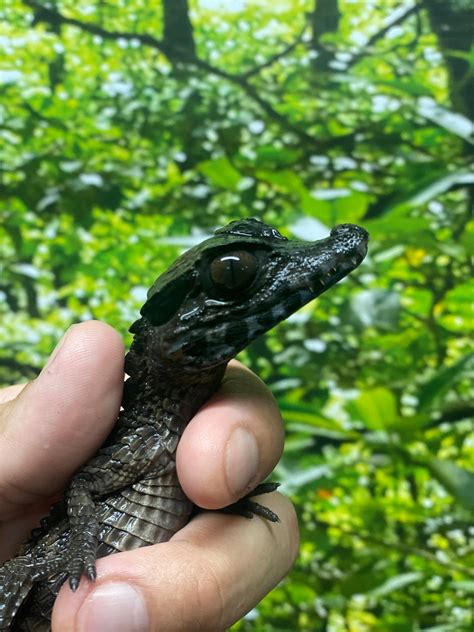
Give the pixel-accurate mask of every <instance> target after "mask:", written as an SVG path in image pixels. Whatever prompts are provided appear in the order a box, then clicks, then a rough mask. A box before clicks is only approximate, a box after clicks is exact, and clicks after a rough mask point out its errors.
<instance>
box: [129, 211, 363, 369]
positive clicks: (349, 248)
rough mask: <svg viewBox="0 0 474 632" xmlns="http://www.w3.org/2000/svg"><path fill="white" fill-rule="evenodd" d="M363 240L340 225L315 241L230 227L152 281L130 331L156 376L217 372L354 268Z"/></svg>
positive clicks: (257, 226)
mask: <svg viewBox="0 0 474 632" xmlns="http://www.w3.org/2000/svg"><path fill="white" fill-rule="evenodd" d="M368 237H369V236H368V233H367V232H366V231H365V230H364V229H363V228H360V227H359V226H355V225H352V224H341V225H339V226H336V227H335V228H333V229H332V230H331V233H330V235H329V237H327V238H326V239H322V240H320V241H315V242H303V241H289V240H288V239H286V238H285V237H283V236H282V235H281V234H280V233H279V232H278V231H277V230H276V229H274V228H272V227H270V226H267V225H266V224H264V223H263V222H260V221H258V220H256V219H244V220H239V221H235V222H232V223H231V224H229V225H227V226H226V227H224V228H221V229H219V230H217V231H216V232H215V234H214V236H213V237H211V238H210V239H207V240H206V241H204V242H203V243H202V244H200V245H198V246H196V247H194V248H191V250H188V251H187V252H186V253H184V254H183V255H182V256H181V257H180V258H179V259H177V260H176V262H175V263H174V264H173V265H172V266H171V267H170V268H169V270H168V271H167V272H165V273H164V274H163V275H162V276H160V277H159V278H158V279H157V280H156V281H155V283H154V284H153V286H152V287H151V288H150V290H149V292H148V300H147V301H146V303H145V304H144V306H143V307H142V309H141V315H142V319H141V320H139V321H137V322H136V323H135V324H134V325H132V327H131V329H130V331H132V333H137V334H139V333H143V334H145V333H146V335H147V343H148V345H150V344H151V345H152V346H153V348H154V350H156V354H155V353H153V355H154V356H155V357H156V358H157V368H160V369H165V370H166V368H168V369H171V370H175V369H178V370H181V371H186V372H188V371H190V372H192V371H202V370H205V369H211V368H213V367H217V366H219V365H223V364H225V363H227V362H228V361H229V360H230V359H231V358H233V357H234V356H235V355H236V354H237V353H238V352H239V351H241V350H242V349H243V348H244V347H246V346H247V345H248V344H249V343H250V342H251V341H252V340H254V339H255V338H257V337H258V336H259V335H261V334H262V333H264V332H265V331H268V330H269V329H271V328H272V327H274V326H275V325H276V324H277V323H279V322H281V321H282V320H285V318H287V317H288V316H289V315H290V314H292V313H293V312H295V311H296V310H297V309H299V308H300V307H301V306H303V305H305V304H306V303H308V302H309V301H311V300H312V299H314V298H316V297H317V296H319V295H320V294H322V293H323V292H325V291H326V290H327V289H329V288H330V287H332V286H333V285H334V284H335V283H337V282H338V281H340V280H341V279H342V278H344V277H345V276H346V275H348V274H349V273H350V272H352V270H354V269H355V268H357V266H358V265H359V264H360V263H361V262H362V260H363V259H364V257H365V255H366V253H367V243H368ZM137 342H138V341H137Z"/></svg>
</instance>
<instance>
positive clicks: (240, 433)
mask: <svg viewBox="0 0 474 632" xmlns="http://www.w3.org/2000/svg"><path fill="white" fill-rule="evenodd" d="M257 471H258V444H257V440H256V439H255V437H254V435H253V434H251V433H250V432H249V431H248V430H246V429H245V428H241V427H239V428H236V429H235V430H234V432H233V433H232V434H231V435H230V439H229V441H228V443H227V449H226V476H227V485H228V487H229V490H230V491H231V492H232V493H233V494H236V495H238V494H242V492H244V491H247V490H249V489H250V486H251V483H252V482H253V480H254V478H255V476H256V474H257Z"/></svg>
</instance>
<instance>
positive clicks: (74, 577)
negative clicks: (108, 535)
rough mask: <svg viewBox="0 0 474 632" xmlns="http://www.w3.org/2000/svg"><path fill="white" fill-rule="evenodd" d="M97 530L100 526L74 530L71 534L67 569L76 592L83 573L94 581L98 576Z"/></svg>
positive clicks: (71, 584) (70, 583)
mask: <svg viewBox="0 0 474 632" xmlns="http://www.w3.org/2000/svg"><path fill="white" fill-rule="evenodd" d="M94 526H95V525H94ZM74 531H75V530H74ZM97 531H98V528H97V529H94V528H89V529H87V530H85V531H82V532H80V533H78V532H73V533H72V534H71V541H70V544H69V551H68V558H67V563H66V569H65V570H66V571H67V573H68V575H69V586H70V587H71V590H72V591H73V592H76V590H77V588H78V586H79V583H80V581H81V577H82V575H85V576H86V577H87V578H88V579H90V580H92V581H95V579H96V577H97V573H96V570H95V560H96V551H97V544H98V538H97V535H96V533H95V532H97Z"/></svg>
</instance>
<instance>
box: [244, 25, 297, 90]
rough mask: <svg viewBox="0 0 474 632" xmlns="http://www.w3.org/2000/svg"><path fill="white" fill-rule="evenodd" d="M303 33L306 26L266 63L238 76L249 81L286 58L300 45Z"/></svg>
mask: <svg viewBox="0 0 474 632" xmlns="http://www.w3.org/2000/svg"><path fill="white" fill-rule="evenodd" d="M305 31H306V25H305V26H304V27H303V28H302V29H301V32H300V34H299V35H298V37H297V38H296V39H295V41H294V42H292V43H291V44H288V46H285V48H284V49H283V50H281V51H280V52H279V53H275V54H274V55H272V56H271V57H269V58H268V59H267V60H266V61H264V62H262V63H261V64H258V65H257V66H254V67H253V68H250V69H249V70H247V71H246V72H244V73H242V74H241V75H240V76H241V77H242V78H243V79H249V78H250V77H253V75H257V74H258V73H259V72H260V71H262V70H265V68H269V67H270V66H272V65H273V64H274V63H276V62H277V61H279V60H280V59H283V57H286V56H287V55H288V54H289V53H291V52H292V51H293V50H294V49H295V48H296V47H297V46H298V44H301V42H302V40H303V35H304V34H305Z"/></svg>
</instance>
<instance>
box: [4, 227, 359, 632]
mask: <svg viewBox="0 0 474 632" xmlns="http://www.w3.org/2000/svg"><path fill="white" fill-rule="evenodd" d="M367 241H368V235H367V233H366V231H365V230H363V229H362V228H359V227H357V226H353V225H349V224H345V225H341V226H337V227H336V228H334V229H333V230H332V231H331V235H330V237H328V238H327V239H324V240H321V241H317V242H312V243H311V242H292V241H288V240H286V239H285V238H283V237H282V236H281V235H280V234H279V233H278V232H277V231H276V230H275V229H273V228H271V227H270V226H267V225H265V224H263V223H262V222H258V221H257V220H241V221H237V222H232V223H231V224H229V225H228V226H227V227H225V228H223V229H220V230H219V231H216V233H215V236H214V237H211V238H210V239H208V240H207V241H205V242H203V243H202V244H200V245H199V246H196V247H195V248H192V249H191V250H190V251H188V252H187V253H185V254H184V255H183V256H182V257H180V258H179V259H178V260H177V261H176V262H175V263H174V264H173V266H172V267H171V268H170V269H169V270H168V271H167V272H166V273H165V274H163V275H162V276H161V277H159V278H158V279H157V281H156V282H155V284H154V285H153V286H152V287H151V289H150V291H149V292H148V300H147V301H146V303H145V305H144V306H143V307H142V309H141V318H140V319H139V320H138V321H136V322H135V323H134V324H133V325H132V327H131V328H130V331H131V332H132V333H133V334H134V340H133V343H132V346H131V348H130V351H129V353H128V354H127V356H126V361H125V369H126V372H127V373H128V375H129V376H130V378H129V379H128V380H127V382H126V383H125V388H124V395H123V409H122V411H121V412H120V415H119V417H118V419H117V422H116V424H115V426H114V428H113V430H112V432H111V434H110V435H109V437H108V438H107V440H106V441H105V443H104V445H103V446H102V447H101V448H100V449H99V451H98V452H97V454H96V455H95V456H94V457H92V458H91V459H90V460H89V461H88V462H87V463H86V464H85V465H84V466H83V467H82V468H81V469H80V470H79V471H78V472H77V473H76V474H75V475H74V476H73V478H72V480H71V482H70V485H69V487H68V489H67V491H66V494H65V496H64V498H63V499H62V500H61V501H60V502H59V503H57V505H55V506H54V507H53V508H52V510H51V512H50V514H49V515H48V516H47V517H46V518H45V519H43V521H42V524H41V527H39V528H38V529H36V530H34V531H33V533H32V535H31V538H30V540H29V541H28V542H27V543H26V544H25V545H24V546H23V547H22V550H21V551H20V552H19V554H18V556H17V557H15V558H13V559H12V560H10V561H8V562H7V563H6V564H5V565H4V566H3V567H1V568H0V595H1V596H0V630H8V629H11V630H30V631H32V630H42V631H44V630H49V629H50V617H51V610H52V607H53V604H54V600H55V598H56V595H57V593H58V591H59V588H60V587H61V585H62V584H63V582H64V581H65V580H66V579H67V578H69V582H70V585H71V587H72V589H73V590H75V589H76V588H77V585H78V583H79V581H80V578H81V576H82V575H83V574H85V575H87V576H88V577H89V578H91V579H94V578H95V560H96V559H97V558H99V557H103V556H106V555H110V554H111V553H114V552H117V551H126V550H130V549H134V548H138V547H141V546H145V545H147V544H154V543H157V542H164V541H167V540H169V539H170V537H171V536H172V535H173V534H174V533H176V532H177V531H178V530H179V529H181V528H182V527H183V526H184V525H185V524H186V523H187V522H188V521H189V518H190V514H191V511H192V509H193V506H192V503H191V502H190V501H189V500H188V499H187V498H186V496H185V495H184V493H183V491H182V489H181V487H180V485H179V481H178V479H177V475H176V465H175V455H176V448H177V445H178V441H179V439H180V437H181V434H182V432H183V431H184V428H185V427H186V425H187V423H188V422H189V421H190V419H191V418H192V417H193V416H194V414H195V413H196V412H197V410H198V409H199V408H200V407H201V406H202V404H203V403H204V402H205V401H207V399H209V397H210V396H211V395H212V394H213V393H214V392H215V391H216V389H217V388H218V386H219V384H220V381H221V379H222V376H223V373H224V371H225V367H226V365H227V362H228V361H229V360H230V359H231V358H233V357H234V355H235V354H236V353H238V352H239V351H241V350H242V349H243V348H245V347H246V346H247V345H248V344H249V342H251V341H252V340H254V339H255V338H256V337H258V336H259V335H261V334H262V333H264V332H265V331H267V330H268V329H271V328H272V327H273V326H274V325H276V324H277V323H279V322H280V321H282V320H284V319H285V318H287V317H288V316H289V315H290V314H292V313H293V312H294V311H296V310H297V309H299V308H300V307H301V306H302V305H304V304H306V303H307V302H308V301H310V300H312V299H313V298H315V297H317V296H319V295H320V294H321V293H322V292H324V291H325V290H326V289H328V288H329V287H331V286H332V285H334V284H335V283H337V281H339V280H340V279H342V278H343V277H345V276H346V275H347V274H349V273H350V272H351V271H352V270H354V269H355V268H356V267H357V266H358V265H359V264H360V263H361V261H362V260H363V258H364V256H365V254H366V252H367ZM275 486H276V485H275V484H267V485H266V486H263V487H262V486H259V487H258V488H257V489H256V490H254V492H253V493H252V494H249V495H248V496H246V497H244V498H243V499H241V500H240V501H239V502H238V503H235V505H232V506H231V507H227V508H226V509H225V510H226V511H231V512H235V513H238V514H241V515H243V516H246V517H252V516H253V515H254V514H258V515H260V516H262V517H264V518H266V519H268V520H272V521H275V520H278V517H277V516H275V514H273V513H272V512H271V511H270V510H269V509H267V508H265V507H263V506H262V505H259V504H257V503H254V502H252V501H251V500H250V499H249V496H252V495H256V494H257V493H264V492H267V491H272V490H273V489H275Z"/></svg>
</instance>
